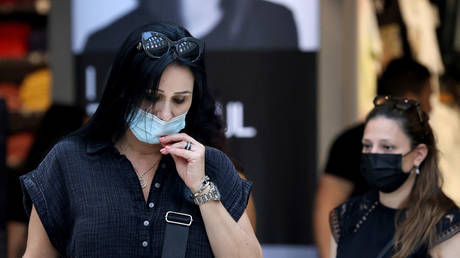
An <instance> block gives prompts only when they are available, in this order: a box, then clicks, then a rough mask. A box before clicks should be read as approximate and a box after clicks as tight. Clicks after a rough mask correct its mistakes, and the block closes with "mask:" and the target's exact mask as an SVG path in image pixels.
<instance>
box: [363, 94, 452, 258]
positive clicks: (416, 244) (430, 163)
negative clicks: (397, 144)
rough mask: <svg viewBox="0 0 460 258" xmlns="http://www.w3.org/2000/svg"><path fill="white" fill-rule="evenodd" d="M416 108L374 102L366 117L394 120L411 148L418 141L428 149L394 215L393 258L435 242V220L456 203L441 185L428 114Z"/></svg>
mask: <svg viewBox="0 0 460 258" xmlns="http://www.w3.org/2000/svg"><path fill="white" fill-rule="evenodd" d="M417 109H418V108H417V107H416V106H415V105H412V106H411V107H409V108H408V109H407V110H404V111H403V110H398V109H397V108H395V106H394V102H392V101H388V102H385V103H384V104H382V105H379V106H376V107H375V108H374V109H373V110H372V111H371V112H370V113H369V115H368V116H367V118H366V124H367V123H368V122H369V121H370V120H372V119H375V118H377V117H384V118H387V119H391V120H394V121H396V122H397V123H398V124H399V125H400V126H401V128H402V130H403V131H404V133H405V135H406V136H407V137H408V138H409V140H410V144H411V149H414V148H415V147H417V146H418V145H419V144H425V145H426V146H427V149H428V154H427V156H426V158H425V160H424V161H423V162H422V163H421V164H420V167H419V169H420V174H419V175H417V177H416V179H415V183H414V187H413V188H412V190H411V192H410V194H409V197H408V199H407V200H405V202H404V204H405V205H404V206H405V209H404V210H403V211H402V212H398V213H397V215H396V219H395V224H396V227H395V228H396V231H395V243H394V249H395V250H396V253H395V254H394V256H393V258H403V257H408V256H410V254H412V253H413V252H414V251H416V250H417V249H418V248H420V247H421V246H422V245H425V246H426V247H428V249H430V248H431V247H433V246H434V245H436V243H437V241H438V239H437V235H436V224H437V223H438V222H439V221H440V219H441V218H442V216H443V215H444V214H445V212H447V211H448V210H449V209H451V208H454V207H456V205H455V203H454V202H453V201H452V200H451V199H450V198H449V197H447V196H446V195H445V194H444V193H443V192H442V189H441V187H442V177H441V173H440V171H439V168H438V149H437V147H436V140H435V137H434V135H433V131H432V129H431V126H430V124H429V123H428V115H427V114H426V113H425V112H423V111H421V110H420V109H419V110H417ZM419 112H421V113H419ZM419 114H421V116H420V115H419ZM421 120H422V121H421ZM421 211H422V212H421Z"/></svg>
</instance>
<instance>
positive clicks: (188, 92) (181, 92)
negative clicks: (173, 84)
mask: <svg viewBox="0 0 460 258" xmlns="http://www.w3.org/2000/svg"><path fill="white" fill-rule="evenodd" d="M174 94H192V92H191V91H189V90H184V91H177V92H174Z"/></svg>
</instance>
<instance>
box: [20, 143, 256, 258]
mask: <svg viewBox="0 0 460 258" xmlns="http://www.w3.org/2000/svg"><path fill="white" fill-rule="evenodd" d="M205 155H206V168H205V169H206V174H207V175H208V176H209V177H210V178H211V180H212V181H213V182H214V183H215V184H216V186H217V187H218V189H219V191H220V193H221V202H222V204H223V205H224V207H225V208H226V209H227V211H228V212H229V214H230V215H231V216H232V217H233V219H234V220H235V221H238V220H239V218H240V217H241V215H242V214H243V212H244V210H245V208H246V205H247V201H248V198H249V192H250V189H251V183H249V182H246V181H244V180H242V179H241V178H240V177H239V176H238V174H237V173H236V171H235V169H234V167H233V165H232V163H231V162H230V160H229V159H228V158H227V156H225V155H224V154H223V153H222V152H220V151H218V150H216V149H214V148H210V147H206V154H205ZM20 179H21V182H22V184H23V189H24V198H25V206H26V209H27V212H28V214H30V211H31V205H32V203H33V204H34V207H35V209H36V210H37V213H38V215H39V216H40V219H41V222H42V224H43V226H44V228H45V230H46V232H47V233H48V236H49V239H50V241H51V243H52V244H53V246H54V247H56V249H57V250H58V251H59V253H61V255H63V256H66V257H67V256H68V257H152V256H154V257H159V256H160V255H161V250H162V245H163V237H164V233H165V225H166V222H165V218H164V216H165V214H166V212H167V211H179V212H184V213H188V214H191V215H192V217H193V223H192V225H191V227H190V232H189V237H188V245H187V251H186V256H187V257H212V256H213V255H212V251H211V247H210V244H209V241H208V238H207V234H206V231H205V228H204V224H203V219H202V218H201V213H200V211H199V207H198V206H197V205H195V204H194V203H193V200H192V199H191V196H190V195H191V192H190V190H189V189H188V187H186V186H185V184H184V183H183V181H182V179H181V178H180V177H179V175H178V174H177V171H176V169H175V164H174V161H173V159H172V158H171V156H169V155H168V156H164V157H163V158H162V159H161V162H160V164H159V165H158V169H157V171H156V173H155V176H154V178H153V181H152V184H151V188H150V193H149V196H148V201H147V202H146V201H145V199H144V195H143V193H142V188H141V187H140V184H139V179H138V177H137V175H136V172H135V171H134V169H133V166H132V165H131V163H130V161H129V160H128V159H127V158H126V157H125V156H124V155H120V153H119V152H118V150H117V149H116V148H115V147H114V146H113V145H112V144H109V143H96V142H87V141H85V140H83V139H82V138H80V137H79V136H72V137H69V138H67V139H64V140H63V141H61V142H60V143H58V144H57V145H56V146H55V147H54V148H53V149H52V150H51V151H50V153H49V154H48V155H47V156H46V158H45V159H44V161H43V162H42V163H41V164H40V166H39V167H38V168H37V169H36V170H34V171H32V172H30V173H28V174H26V175H24V176H22V177H21V178H20Z"/></svg>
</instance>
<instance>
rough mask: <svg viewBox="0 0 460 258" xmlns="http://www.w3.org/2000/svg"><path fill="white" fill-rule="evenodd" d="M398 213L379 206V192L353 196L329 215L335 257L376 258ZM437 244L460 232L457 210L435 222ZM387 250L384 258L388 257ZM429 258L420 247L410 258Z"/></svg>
mask: <svg viewBox="0 0 460 258" xmlns="http://www.w3.org/2000/svg"><path fill="white" fill-rule="evenodd" d="M397 211H398V210H395V209H391V208H388V207H386V206H384V205H382V204H381V203H380V202H379V200H378V192H377V191H371V192H369V193H367V194H365V195H362V196H358V197H354V198H352V199H350V200H349V201H347V202H345V203H344V204H342V205H340V206H338V207H337V208H335V209H334V210H332V212H331V216H330V223H331V229H332V235H333V236H334V239H335V241H336V243H337V258H341V257H356V258H360V257H363V258H367V257H376V256H377V255H378V254H379V252H380V251H381V250H382V248H383V247H384V246H385V245H386V244H387V243H388V242H389V241H390V240H391V239H392V238H393V236H394V233H395V215H396V212H397ZM436 227H437V232H438V237H439V241H438V242H437V244H440V243H441V242H443V241H446V240H447V239H449V238H451V237H453V236H454V235H455V234H457V233H459V232H460V210H459V209H458V208H455V209H451V210H449V211H448V212H447V213H446V214H445V215H444V216H443V217H442V219H441V220H440V221H439V222H438V223H437V225H436ZM393 254H394V253H393V251H389V252H388V253H387V255H385V256H384V257H385V258H391V256H392V255H393ZM416 257H429V255H428V249H427V247H426V245H422V246H421V247H420V248H418V249H417V250H416V252H415V253H414V254H413V255H411V256H410V257H409V258H416Z"/></svg>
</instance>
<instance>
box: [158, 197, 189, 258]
mask: <svg viewBox="0 0 460 258" xmlns="http://www.w3.org/2000/svg"><path fill="white" fill-rule="evenodd" d="M182 196H184V195H182ZM181 201H182V204H181V205H180V206H181V207H180V210H179V212H178V211H168V212H166V214H165V221H166V228H165V235H164V239H163V250H162V254H161V257H162V258H184V257H185V252H186V250H187V242H188V233H189V229H190V225H192V222H193V218H192V215H190V214H187V213H185V212H184V211H185V210H186V209H185V206H186V200H185V199H182V200H181Z"/></svg>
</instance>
